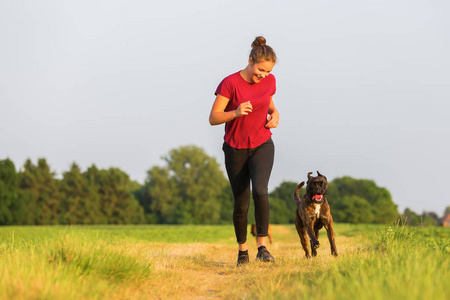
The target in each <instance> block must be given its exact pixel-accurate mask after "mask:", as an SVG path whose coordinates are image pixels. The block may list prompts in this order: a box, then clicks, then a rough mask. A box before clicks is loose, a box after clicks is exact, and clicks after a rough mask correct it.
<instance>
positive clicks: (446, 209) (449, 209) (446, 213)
mask: <svg viewBox="0 0 450 300" xmlns="http://www.w3.org/2000/svg"><path fill="white" fill-rule="evenodd" d="M448 214H450V206H447V207H446V208H445V210H444V215H443V216H444V217H445V216H447V215H448Z"/></svg>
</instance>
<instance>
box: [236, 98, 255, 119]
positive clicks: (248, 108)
mask: <svg viewBox="0 0 450 300" xmlns="http://www.w3.org/2000/svg"><path fill="white" fill-rule="evenodd" d="M252 110H253V106H252V104H251V103H250V101H247V102H242V103H241V104H239V106H238V108H237V109H236V110H235V111H236V117H242V116H246V115H248V114H249V113H251V112H252Z"/></svg>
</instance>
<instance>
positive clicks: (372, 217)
mask: <svg viewBox="0 0 450 300" xmlns="http://www.w3.org/2000/svg"><path fill="white" fill-rule="evenodd" d="M327 199H328V202H329V204H330V207H331V210H332V211H331V213H332V215H333V219H334V220H335V221H338V222H355V221H356V220H357V219H360V218H362V220H361V222H362V223H378V224H386V223H390V222H393V221H395V219H396V218H397V217H398V215H399V214H398V211H397V205H395V204H394V202H392V198H391V195H390V193H389V191H388V190H387V189H385V188H380V187H378V186H377V185H376V184H375V182H373V181H371V180H365V179H353V178H351V177H342V178H336V179H334V180H333V181H332V182H331V183H329V184H328V196H327ZM345 202H348V203H345ZM352 205H357V208H358V209H362V208H365V209H366V211H361V213H364V214H365V217H356V216H351V214H352V212H351V210H352Z"/></svg>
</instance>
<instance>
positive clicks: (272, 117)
mask: <svg viewBox="0 0 450 300" xmlns="http://www.w3.org/2000/svg"><path fill="white" fill-rule="evenodd" d="M267 113H268V114H269V118H268V119H267V124H266V127H267V128H276V127H277V126H278V124H279V123H280V113H279V112H278V110H277V109H276V108H275V104H274V103H273V100H272V97H270V104H269V108H268V109H267Z"/></svg>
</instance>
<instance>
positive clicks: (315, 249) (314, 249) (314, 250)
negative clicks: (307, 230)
mask: <svg viewBox="0 0 450 300" xmlns="http://www.w3.org/2000/svg"><path fill="white" fill-rule="evenodd" d="M314 233H315V234H316V239H317V240H319V229H317V228H314ZM317 248H318V247H317ZM317 248H314V247H313V243H312V240H311V249H312V256H317Z"/></svg>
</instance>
